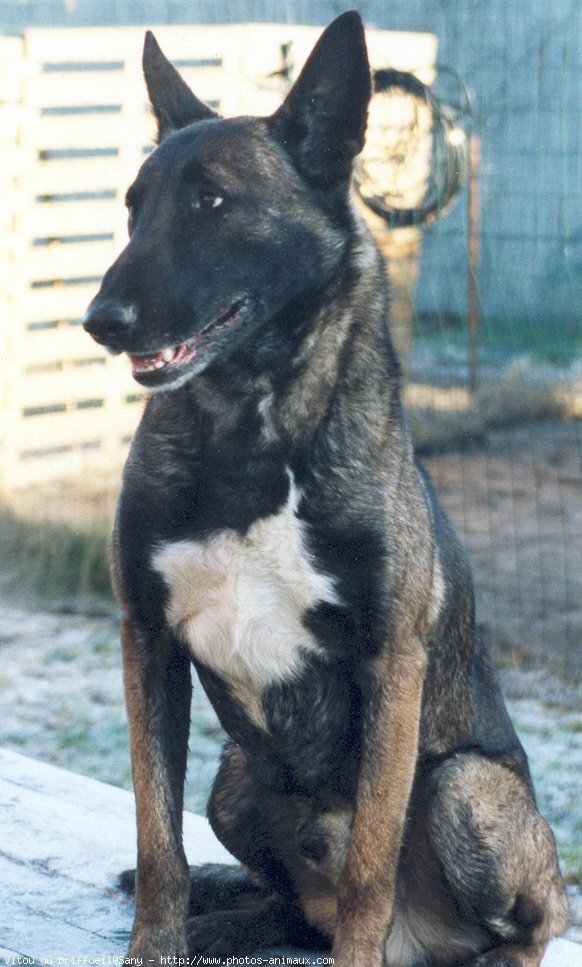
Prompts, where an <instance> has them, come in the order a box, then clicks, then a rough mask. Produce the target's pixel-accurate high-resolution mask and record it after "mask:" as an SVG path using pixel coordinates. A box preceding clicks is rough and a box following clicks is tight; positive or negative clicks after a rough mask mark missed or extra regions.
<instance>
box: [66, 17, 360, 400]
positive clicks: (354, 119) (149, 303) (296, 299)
mask: <svg viewBox="0 0 582 967" xmlns="http://www.w3.org/2000/svg"><path fill="white" fill-rule="evenodd" d="M143 65H144V74H145V80H146V84H147V88H148V92H149V95H150V100H151V103H152V107H153V111H154V114H155V116H156V119H157V122H158V142H159V143H158V147H157V148H156V150H155V151H153V152H152V154H151V155H150V156H149V158H148V159H147V160H146V161H145V163H144V164H143V166H142V168H141V170H140V171H139V173H138V176H137V178H136V180H135V181H134V183H133V184H132V186H131V187H130V189H129V191H128V193H127V207H128V210H129V233H130V240H129V243H128V245H127V246H126V248H125V249H124V251H123V252H122V253H121V255H120V256H119V258H118V259H117V261H116V262H115V263H114V264H113V265H112V266H111V268H110V269H109V270H108V271H107V273H106V274H105V277H104V279H103V282H102V285H101V289H100V291H99V293H98V294H97V296H96V297H95V299H94V300H93V301H92V303H91V305H90V306H89V309H88V311H87V314H86V316H85V320H84V325H85V329H86V330H87V331H88V332H89V333H90V334H91V335H92V336H93V338H94V339H96V340H97V342H99V343H101V344H103V345H104V346H106V347H107V348H108V349H109V350H110V351H111V352H116V353H119V352H126V353H128V355H129V356H130V359H131V364H132V370H133V375H134V377H135V378H136V379H137V380H138V382H140V383H142V384H143V385H144V386H148V387H152V388H153V387H160V388H162V387H165V388H173V387H177V386H180V385H182V384H183V383H185V382H186V381H187V380H188V379H190V377H192V376H194V375H196V374H197V373H200V372H202V371H203V370H205V369H206V368H207V367H208V366H209V365H211V364H212V363H213V362H214V361H215V360H216V359H218V358H223V357H224V356H225V355H228V356H231V355H232V354H236V353H237V352H241V351H243V349H244V347H245V346H248V345H249V344H250V343H249V337H250V338H251V341H252V340H256V339H260V338H261V334H262V333H264V332H266V331H268V329H269V327H270V326H271V327H272V326H274V325H279V326H280V327H283V326H284V325H288V317H289V313H288V312H287V310H288V308H289V307H290V306H291V305H295V306H296V307H297V306H300V305H301V304H302V302H304V303H305V304H306V305H309V304H310V303H311V301H312V300H313V299H314V298H315V296H316V294H317V293H320V294H321V293H323V292H324V291H325V289H326V287H327V286H328V285H329V282H330V280H331V279H332V278H333V277H334V275H335V274H337V272H338V270H339V268H340V266H341V264H342V260H343V258H344V255H345V249H346V239H345V235H346V233H345V230H342V217H343V219H344V221H345V218H346V214H345V213H346V212H347V210H348V204H347V197H348V191H349V181H350V176H351V171H352V163H353V159H354V157H355V156H356V155H357V154H358V152H359V151H360V150H361V148H362V146H363V142H364V134H365V126H366V116H367V106H368V102H369V99H370V94H371V82H370V71H369V66H368V60H367V55H366V47H365V40H364V32H363V28H362V23H361V20H360V18H359V16H358V15H357V14H355V13H346V14H343V15H342V16H341V17H338V19H337V20H335V21H334V22H333V23H332V24H331V25H330V26H329V27H328V28H327V30H326V31H325V32H324V33H323V35H322V36H321V38H320V40H319V42H318V44H317V45H316V47H315V48H314V50H313V52H312V53H311V55H310V57H309V59H308V61H307V62H306V64H305V66H304V68H303V70H302V72H301V74H300V76H299V78H298V80H297V82H296V83H295V84H294V86H293V87H292V89H291V91H290V92H289V94H288V96H287V98H286V100H285V101H284V103H283V104H282V105H281V107H280V108H279V109H278V110H277V111H276V113H275V114H274V115H272V116H271V117H268V118H232V119H222V118H220V117H218V116H217V115H216V114H215V113H214V112H213V111H212V110H211V109H210V108H209V107H207V106H206V105H204V104H202V103H201V101H199V100H198V99H197V98H196V97H195V96H194V94H193V93H192V92H191V91H190V89H189V88H188V86H187V85H186V84H185V82H184V81H183V80H182V78H181V77H180V75H179V74H178V72H177V71H176V70H175V69H174V67H173V66H172V65H171V64H170V62H169V61H168V60H167V59H166V58H165V57H164V55H163V53H162V52H161V50H160V48H159V47H158V45H157V43H156V40H155V39H154V37H153V35H152V34H151V33H148V34H147V35H146V42H145V47H144V59H143ZM342 212H343V215H342ZM298 315H299V316H300V315H301V313H299V314H298V313H297V312H295V313H294V318H297V317H298ZM285 317H286V318H287V322H285V321H284V318H285ZM276 320H277V321H276ZM267 338H268V332H267Z"/></svg>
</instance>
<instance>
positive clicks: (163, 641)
mask: <svg viewBox="0 0 582 967" xmlns="http://www.w3.org/2000/svg"><path fill="white" fill-rule="evenodd" d="M121 640H122V650H123V671H124V682H125V699H126V705H127V716H128V722H129V736H130V746H131V763H132V771H133V783H134V789H135V799H136V810H137V877H136V912H135V920H134V926H133V931H132V936H131V945H130V948H129V951H128V956H131V957H137V958H142V962H143V963H144V964H146V965H147V964H148V961H149V962H150V964H152V963H153V964H159V962H160V957H174V956H176V957H178V956H186V955H187V943H186V933H185V919H186V913H187V908H188V893H189V877H188V866H187V863H186V857H185V855H184V849H183V846H182V807H183V795H184V778H185V773H186V755H187V750H188V732H189V725H190V702H191V695H192V681H191V673H190V662H189V660H188V658H187V656H186V655H185V654H184V652H183V651H182V650H181V648H180V647H179V645H178V644H177V643H176V641H175V640H174V639H173V638H172V637H171V636H170V635H169V634H168V635H160V636H159V637H155V638H153V637H152V636H149V635H147V634H145V633H144V632H143V631H142V630H141V629H140V628H138V627H136V626H135V625H133V624H132V623H131V622H129V621H125V622H124V624H123V627H122V639H121Z"/></svg>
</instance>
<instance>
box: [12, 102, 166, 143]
mask: <svg viewBox="0 0 582 967" xmlns="http://www.w3.org/2000/svg"><path fill="white" fill-rule="evenodd" d="M62 106H63V107H64V106H65V104H64V103H63V105H62ZM142 113H143V124H142V125H141V128H140V130H139V131H136V137H138V138H139V140H140V142H141V143H143V142H145V141H146V140H147V138H148V137H149V132H150V115H149V110H148V109H147V106H146V104H145V103H144V105H143V112H142ZM126 125H127V120H126V118H125V115H124V113H123V112H122V111H117V112H115V113H103V114H100V113H87V114H62V115H60V114H59V115H55V114H51V115H42V114H39V115H38V116H37V117H36V118H32V119H31V121H30V124H29V125H28V128H27V143H28V144H29V145H30V146H31V147H33V148H35V149H36V150H39V151H49V150H61V151H63V150H67V149H71V148H73V149H74V148H85V149H87V148H89V149H90V148H100V147H103V146H109V147H118V146H119V144H120V142H122V141H123V140H124V139H125V137H126V136H127V133H126Z"/></svg>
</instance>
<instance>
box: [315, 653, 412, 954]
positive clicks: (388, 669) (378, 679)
mask: <svg viewBox="0 0 582 967" xmlns="http://www.w3.org/2000/svg"><path fill="white" fill-rule="evenodd" d="M425 667H426V658H425V652H424V649H423V647H422V644H421V642H420V641H419V640H418V639H417V638H416V637H414V636H409V637H407V638H406V639H405V640H404V641H403V640H402V639H400V640H397V643H396V642H394V643H391V644H390V645H388V646H387V648H386V649H385V651H384V652H383V653H381V654H380V655H379V656H377V657H376V658H374V659H373V660H372V663H371V666H369V667H368V669H367V672H366V682H365V683H364V685H363V693H364V707H363V727H362V758H361V764H360V776H359V780H358V790H357V799H356V811H355V816H354V823H353V827H352V833H351V837H350V843H349V848H348V853H347V859H346V864H345V868H344V871H343V873H342V875H341V877H340V881H339V884H338V913H337V925H336V933H335V939H334V945H333V955H334V962H335V967H380V965H381V964H382V963H383V962H384V947H385V941H386V937H387V934H388V930H389V927H390V923H391V920H392V915H393V907H394V891H395V886H396V874H397V869H398V860H399V856H400V848H401V844H402V834H403V829H404V822H405V817H406V811H407V808H408V801H409V798H410V792H411V788H412V782H413V779H414V772H415V767H416V761H417V755H418V732H419V720H420V707H421V700H422V687H423V681H424V672H425Z"/></svg>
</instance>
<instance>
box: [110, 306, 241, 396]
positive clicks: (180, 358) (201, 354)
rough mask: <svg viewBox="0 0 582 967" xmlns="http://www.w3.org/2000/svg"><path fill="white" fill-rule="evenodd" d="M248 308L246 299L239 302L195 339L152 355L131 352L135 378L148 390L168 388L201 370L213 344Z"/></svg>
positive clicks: (129, 354)
mask: <svg viewBox="0 0 582 967" xmlns="http://www.w3.org/2000/svg"><path fill="white" fill-rule="evenodd" d="M247 306H248V300H247V299H240V300H238V301H237V302H235V303H234V305H232V306H231V307H230V309H228V310H227V311H226V312H223V313H222V314H221V315H220V316H218V317H217V318H216V319H213V320H212V322H210V323H209V324H208V325H207V326H205V327H204V329H202V330H201V331H200V332H199V333H198V334H197V335H196V336H194V337H193V338H192V339H189V340H188V341H187V342H182V343H179V345H177V346H166V347H165V348H163V349H159V350H157V351H156V352H153V353H151V352H150V353H129V352H128V353H127V355H128V357H129V360H130V362H131V371H132V375H133V377H134V379H136V380H137V381H138V382H139V383H142V384H143V385H144V386H148V387H149V386H157V385H161V384H166V385H167V384H169V383H173V382H174V379H176V380H177V379H179V378H180V379H181V378H182V377H183V376H185V375H186V374H187V373H188V374H189V372H190V369H196V367H197V365H198V364H200V367H202V366H203V365H205V364H206V362H207V361H208V356H209V348H210V345H211V343H212V344H213V343H214V341H215V338H216V337H220V335H221V334H222V333H223V332H226V331H227V330H228V329H230V328H231V327H232V326H234V325H236V323H237V322H239V321H240V319H241V317H242V315H243V313H244V310H245V309H246V308H247ZM190 364H192V365H190Z"/></svg>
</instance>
